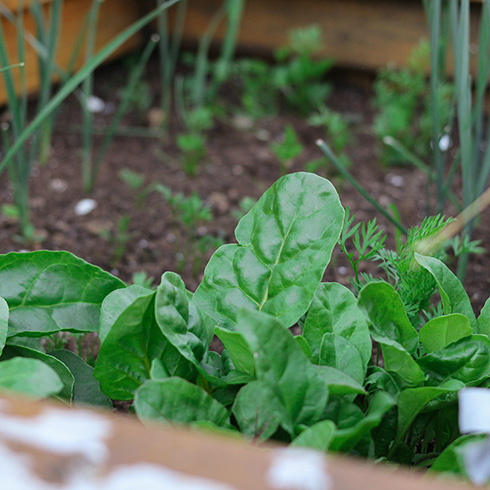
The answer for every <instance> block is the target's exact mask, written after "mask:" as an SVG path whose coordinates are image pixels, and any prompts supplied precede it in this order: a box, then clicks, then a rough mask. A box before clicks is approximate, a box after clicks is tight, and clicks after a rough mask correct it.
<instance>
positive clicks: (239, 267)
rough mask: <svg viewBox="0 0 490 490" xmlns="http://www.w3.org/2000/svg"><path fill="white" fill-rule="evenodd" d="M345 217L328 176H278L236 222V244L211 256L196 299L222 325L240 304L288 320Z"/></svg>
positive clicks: (311, 290) (306, 301) (302, 308)
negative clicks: (278, 178)
mask: <svg viewBox="0 0 490 490" xmlns="http://www.w3.org/2000/svg"><path fill="white" fill-rule="evenodd" d="M343 216H344V210H343V208H342V206H341V204H340V201H339V198H338V195H337V193H336V191H335V189H334V187H333V186H332V184H331V183H330V182H328V181H327V180H325V179H323V178H321V177H318V176H316V175H313V174H308V173H297V174H291V175H287V176H285V177H283V178H282V179H280V180H278V181H277V182H276V183H275V184H274V185H273V186H272V187H271V188H270V189H269V190H268V191H266V192H265V194H264V195H263V196H262V197H261V198H260V199H259V201H258V202H257V203H256V205H255V206H254V207H253V208H252V210H251V211H250V212H249V213H248V214H247V215H246V216H244V217H243V218H242V219H241V220H240V222H239V223H238V226H237V228H236V231H235V235H236V238H237V241H238V244H236V245H224V246H222V247H220V248H219V249H218V250H217V251H216V253H215V254H214V255H213V257H212V258H211V260H210V261H209V263H208V265H207V267H206V270H205V274H204V279H203V281H202V283H201V285H200V286H199V288H198V289H197V291H196V294H195V300H196V302H197V303H198V305H199V306H200V307H201V309H202V310H203V311H204V312H206V313H207V314H208V315H210V316H211V317H212V318H214V319H215V321H217V322H218V323H219V325H220V326H221V327H226V328H230V329H234V328H235V324H236V321H237V312H238V310H239V309H240V308H243V307H245V308H248V309H252V310H261V311H264V312H266V313H269V314H270V315H272V316H274V317H276V318H277V319H278V320H279V321H280V322H281V324H282V325H283V326H284V327H289V326H291V325H293V324H294V323H296V322H297V321H298V319H299V318H300V317H301V316H302V315H303V314H304V313H305V312H306V310H307V309H308V307H309V305H310V303H311V301H312V299H313V296H314V294H315V291H316V289H317V287H318V284H319V283H320V281H321V279H322V276H323V273H324V271H325V268H326V267H327V264H328V263H329V261H330V257H331V254H332V250H333V247H334V246H335V244H336V242H337V240H338V238H339V235H340V232H341V229H342V220H343Z"/></svg>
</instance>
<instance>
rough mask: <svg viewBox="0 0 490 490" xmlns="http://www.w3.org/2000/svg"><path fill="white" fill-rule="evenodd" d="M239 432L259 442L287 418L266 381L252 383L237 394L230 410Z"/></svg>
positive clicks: (285, 421)
mask: <svg viewBox="0 0 490 490" xmlns="http://www.w3.org/2000/svg"><path fill="white" fill-rule="evenodd" d="M232 412H233V415H234V416H235V419H236V421H237V423H238V427H240V432H243V433H244V434H247V435H249V436H254V437H256V438H258V439H259V440H265V439H268V438H269V437H270V436H272V435H273V434H274V433H275V432H276V430H277V429H278V427H279V425H282V426H286V427H287V426H288V425H289V416H288V413H287V411H286V408H285V406H284V404H283V403H282V401H281V400H280V398H279V396H278V395H277V393H276V390H274V388H273V387H272V386H271V385H270V384H269V383H267V382H266V381H252V382H251V383H248V384H247V385H245V386H244V387H243V388H241V389H240V391H239V392H238V394H237V396H236V399H235V403H234V404H233V408H232Z"/></svg>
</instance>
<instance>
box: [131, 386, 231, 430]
mask: <svg viewBox="0 0 490 490" xmlns="http://www.w3.org/2000/svg"><path fill="white" fill-rule="evenodd" d="M134 407H135V409H136V414H137V415H138V417H139V418H140V419H142V420H148V419H156V420H160V421H167V422H173V423H176V424H189V423H190V422H197V421H200V420H203V421H209V422H212V423H213V424H216V425H218V426H228V412H227V410H226V408H225V407H224V406H223V405H221V404H220V403H218V402H217V401H216V400H215V399H214V398H212V397H211V396H209V395H208V394H207V393H206V392H205V391H204V390H202V389H201V388H199V387H198V386H196V385H194V384H192V383H189V382H188V381H186V380H184V379H182V378H178V377H172V378H167V379H158V380H153V379H152V380H148V381H146V382H145V383H144V384H143V385H142V386H141V387H140V388H138V389H137V390H136V392H135V396H134Z"/></svg>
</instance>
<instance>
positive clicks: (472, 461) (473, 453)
mask: <svg viewBox="0 0 490 490" xmlns="http://www.w3.org/2000/svg"><path fill="white" fill-rule="evenodd" d="M463 460H464V466H465V470H466V474H467V475H468V477H469V479H470V480H471V481H472V483H474V484H475V485H484V484H485V483H487V482H488V481H489V480H490V440H489V439H488V438H486V440H484V441H477V442H474V443H472V444H468V445H467V446H466V447H465V448H464V451H463Z"/></svg>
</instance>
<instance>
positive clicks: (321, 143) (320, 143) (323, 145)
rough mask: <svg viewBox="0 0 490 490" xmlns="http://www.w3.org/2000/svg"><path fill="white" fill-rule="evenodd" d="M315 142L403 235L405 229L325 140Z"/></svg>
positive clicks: (344, 175) (405, 231) (362, 194)
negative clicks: (372, 195) (371, 194)
mask: <svg viewBox="0 0 490 490" xmlns="http://www.w3.org/2000/svg"><path fill="white" fill-rule="evenodd" d="M316 144H317V145H318V146H319V148H320V150H322V152H323V154H324V155H325V156H326V157H327V158H328V159H329V160H330V161H331V162H332V163H333V164H334V165H335V168H336V169H337V171H338V172H339V173H340V175H342V177H344V178H345V179H346V180H348V181H349V182H350V184H351V185H352V187H354V189H356V191H357V192H359V194H361V196H363V197H364V198H365V199H366V200H367V201H368V202H369V203H371V204H372V205H373V206H374V207H375V208H376V209H377V210H378V211H379V212H380V213H381V214H382V215H383V216H384V217H385V218H387V219H388V220H389V221H390V222H391V223H393V224H394V225H395V226H396V227H397V228H398V229H399V230H400V231H401V232H402V233H403V234H404V235H407V234H408V231H407V229H406V228H405V227H404V226H403V225H402V224H401V223H400V222H399V221H398V220H397V219H395V218H394V217H393V216H392V215H391V214H390V213H388V211H386V209H384V208H383V207H382V206H381V204H379V202H378V201H376V200H375V199H373V198H372V197H371V196H370V195H369V193H368V192H367V191H366V189H364V187H362V186H361V184H359V182H357V180H356V179H355V178H354V177H353V176H352V175H351V173H350V172H349V171H348V170H347V169H346V168H345V166H344V165H343V164H342V162H341V161H340V160H339V159H338V158H337V157H336V156H335V154H334V153H333V151H332V150H331V149H330V147H329V146H328V145H327V144H326V143H325V141H322V140H317V142H316Z"/></svg>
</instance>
